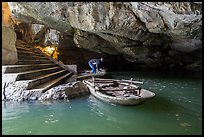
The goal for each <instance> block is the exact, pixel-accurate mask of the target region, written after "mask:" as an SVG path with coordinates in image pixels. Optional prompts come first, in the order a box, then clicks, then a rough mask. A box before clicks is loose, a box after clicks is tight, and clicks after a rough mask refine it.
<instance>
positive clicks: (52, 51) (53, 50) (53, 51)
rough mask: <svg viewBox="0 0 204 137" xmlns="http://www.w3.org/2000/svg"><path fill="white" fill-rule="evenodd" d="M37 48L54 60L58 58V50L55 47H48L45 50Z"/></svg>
mask: <svg viewBox="0 0 204 137" xmlns="http://www.w3.org/2000/svg"><path fill="white" fill-rule="evenodd" d="M35 47H36V48H38V49H40V50H41V51H42V52H43V53H45V54H47V55H48V56H51V57H52V58H54V59H57V58H58V55H59V52H57V49H56V48H55V47H53V46H46V47H45V48H43V47H41V46H38V45H36V46H35Z"/></svg>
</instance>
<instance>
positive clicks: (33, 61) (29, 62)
mask: <svg viewBox="0 0 204 137" xmlns="http://www.w3.org/2000/svg"><path fill="white" fill-rule="evenodd" d="M48 63H52V61H51V60H18V62H17V65H23V64H24V65H26V64H48Z"/></svg>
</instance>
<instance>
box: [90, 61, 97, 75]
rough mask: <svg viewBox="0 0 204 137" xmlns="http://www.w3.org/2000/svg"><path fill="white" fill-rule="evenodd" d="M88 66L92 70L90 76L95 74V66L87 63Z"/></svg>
mask: <svg viewBox="0 0 204 137" xmlns="http://www.w3.org/2000/svg"><path fill="white" fill-rule="evenodd" d="M89 66H90V67H91V69H92V71H91V73H92V74H95V73H96V66H95V65H94V64H92V63H89Z"/></svg>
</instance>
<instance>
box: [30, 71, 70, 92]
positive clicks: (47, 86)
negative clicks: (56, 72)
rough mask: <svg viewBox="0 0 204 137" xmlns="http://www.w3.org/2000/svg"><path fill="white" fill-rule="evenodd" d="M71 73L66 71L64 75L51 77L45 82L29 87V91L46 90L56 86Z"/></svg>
mask: <svg viewBox="0 0 204 137" xmlns="http://www.w3.org/2000/svg"><path fill="white" fill-rule="evenodd" d="M71 75H72V73H67V74H66V75H63V76H61V77H58V78H55V79H52V80H50V81H48V82H45V83H43V84H40V85H39V86H36V87H33V88H32V89H30V90H29V91H39V92H43V93H44V92H45V91H46V90H48V89H50V88H52V87H54V86H57V85H59V84H62V83H63V82H64V81H66V80H67V79H68V78H69V77H70V76H71Z"/></svg>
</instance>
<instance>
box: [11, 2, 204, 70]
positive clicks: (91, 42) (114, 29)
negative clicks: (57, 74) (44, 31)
mask: <svg viewBox="0 0 204 137" xmlns="http://www.w3.org/2000/svg"><path fill="white" fill-rule="evenodd" d="M8 4H9V6H10V9H11V11H12V15H13V17H15V19H16V20H20V21H22V22H25V23H29V24H41V25H44V26H46V27H49V28H52V29H55V30H57V31H59V32H60V34H59V35H60V36H64V38H66V39H70V43H74V46H76V47H78V48H81V49H87V50H90V51H94V52H96V53H99V54H106V55H108V56H111V57H112V56H118V55H122V56H123V58H125V59H126V60H127V61H128V62H131V63H132V64H139V63H140V64H141V63H144V64H146V65H147V66H148V67H157V68H158V67H159V68H165V67H167V68H170V67H173V66H178V65H179V66H181V67H183V68H188V69H189V68H191V69H193V68H194V66H195V69H199V70H200V69H201V67H202V31H201V30H202V2H8ZM59 43H60V42H59ZM59 43H58V44H59ZM68 45H69V44H67V45H63V46H64V47H66V46H68ZM65 49H66V48H65ZM62 54H66V51H64V53H62ZM76 56H77V55H76ZM65 62H66V61H65ZM197 62H198V63H197Z"/></svg>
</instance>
